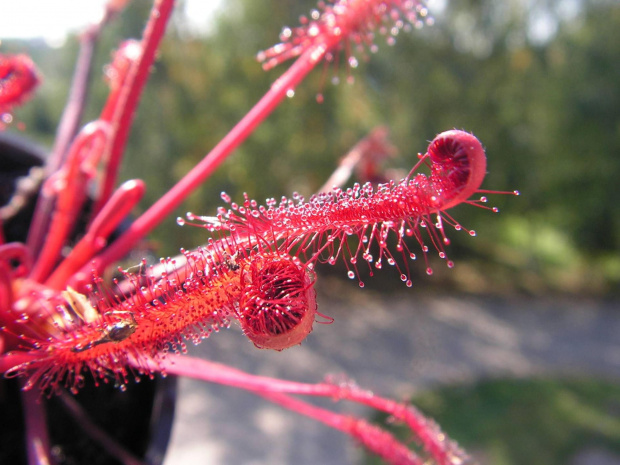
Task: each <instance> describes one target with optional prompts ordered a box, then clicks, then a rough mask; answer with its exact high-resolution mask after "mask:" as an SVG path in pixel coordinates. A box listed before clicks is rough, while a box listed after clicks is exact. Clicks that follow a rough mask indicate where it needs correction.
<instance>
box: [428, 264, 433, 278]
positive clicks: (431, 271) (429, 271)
mask: <svg viewBox="0 0 620 465" xmlns="http://www.w3.org/2000/svg"><path fill="white" fill-rule="evenodd" d="M426 274H427V275H429V276H430V275H432V274H433V269H432V268H431V267H430V266H429V267H428V268H427V269H426Z"/></svg>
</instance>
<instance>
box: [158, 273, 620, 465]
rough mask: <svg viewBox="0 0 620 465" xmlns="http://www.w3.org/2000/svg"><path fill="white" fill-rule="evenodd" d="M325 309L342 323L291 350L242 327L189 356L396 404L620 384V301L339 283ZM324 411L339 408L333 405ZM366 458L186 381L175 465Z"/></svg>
mask: <svg viewBox="0 0 620 465" xmlns="http://www.w3.org/2000/svg"><path fill="white" fill-rule="evenodd" d="M343 296H346V298H345V297H343ZM319 309H320V311H322V312H324V313H326V314H328V315H330V316H332V317H334V318H335V319H336V321H335V322H334V323H333V324H332V325H331V326H323V325H315V329H314V332H313V333H312V334H311V335H310V337H309V338H308V340H307V342H304V344H303V345H302V346H298V347H295V348H293V349H289V350H287V351H284V352H281V353H277V352H271V351H264V350H256V349H255V348H254V347H253V345H252V344H251V343H249V342H247V341H246V340H245V339H244V337H243V336H242V335H241V333H240V331H238V330H236V329H233V330H230V331H224V332H222V333H220V334H217V335H214V336H212V337H211V338H210V339H209V340H206V341H204V342H203V343H202V344H201V345H199V346H198V347H195V348H192V349H191V352H192V353H193V354H195V355H200V356H202V357H206V358H209V359H211V360H213V361H217V362H220V363H225V364H228V365H231V366H233V367H236V368H239V369H242V370H245V371H248V372H251V373H254V374H260V375H265V376H273V377H280V378H284V379H290V380H295V381H302V382H319V381H322V380H323V379H324V377H325V375H326V374H336V375H340V374H346V376H348V377H350V378H352V379H354V380H355V381H356V382H357V383H358V384H359V385H360V386H362V387H364V388H368V389H371V390H373V391H375V392H377V393H380V394H381V395H383V396H386V397H391V398H395V399H404V398H406V397H407V396H410V395H411V394H412V393H413V392H415V391H416V390H419V389H421V388H425V387H429V386H433V385H437V384H445V383H455V382H467V381H472V380H475V379H478V378H480V377H485V376H529V375H533V374H551V373H553V374H558V373H559V374H564V375H567V376H578V375H595V376H601V377H608V378H613V379H620V302H596V301H589V300H576V299H570V298H565V299H564V298H561V299H550V300H546V301H541V300H528V299H523V298H519V299H516V300H511V299H496V298H477V297H459V296H426V295H420V293H419V292H418V293H416V292H415V290H411V291H410V292H405V293H398V294H395V295H392V296H390V297H387V296H385V295H378V294H376V293H373V292H372V291H369V290H364V291H360V290H358V289H354V290H353V292H351V288H350V287H346V286H345V285H343V284H338V283H337V282H332V283H327V284H323V288H322V290H320V293H319ZM321 405H326V406H328V407H329V408H334V409H341V406H340V405H337V404H333V403H332V402H331V401H325V400H323V402H322V404H321ZM342 407H344V409H345V410H346V411H352V412H356V413H358V414H365V413H366V411H365V410H363V409H360V408H356V407H352V406H351V405H350V404H344V405H343V406H342ZM349 407H352V408H349ZM359 457H360V451H359V449H358V448H357V446H356V445H355V444H354V443H353V442H352V441H351V440H349V439H348V438H347V437H345V436H344V435H342V434H341V433H338V432H333V431H332V430H330V429H329V428H327V427H324V426H322V425H319V424H317V423H315V422H314V421H311V420H307V419H305V418H301V417H300V416H298V415H296V414H294V413H290V412H288V411H285V410H283V409H281V408H280V407H277V406H274V405H271V404H270V403H268V402H267V401H264V400H263V399H260V398H258V397H255V396H253V395H252V394H249V393H246V392H243V391H240V390H238V389H233V388H227V387H222V386H216V385H210V384H205V383H201V382H195V381H191V380H186V379H183V380H181V381H180V393H179V401H178V404H177V416H176V419H175V424H174V429H173V433H172V443H171V447H170V448H169V451H168V455H167V458H166V462H165V464H166V465H179V464H192V465H197V464H209V465H259V464H261V465H262V464H270V465H291V464H295V465H317V464H323V465H347V464H355V463H359ZM592 463H594V462H592Z"/></svg>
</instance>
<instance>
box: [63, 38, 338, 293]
mask: <svg viewBox="0 0 620 465" xmlns="http://www.w3.org/2000/svg"><path fill="white" fill-rule="evenodd" d="M328 39H331V41H332V42H334V43H336V42H337V41H336V40H335V39H334V38H333V37H330V36H328ZM333 46H334V44H333V43H329V42H327V41H326V42H323V43H320V44H318V45H315V46H314V47H312V48H310V49H309V50H307V51H306V52H304V53H303V54H302V55H301V56H300V57H299V58H298V59H297V60H296V61H295V63H294V64H293V65H292V66H291V67H290V68H289V69H288V70H287V71H286V72H285V73H284V74H283V75H282V76H281V77H280V78H279V79H278V80H276V81H275V82H274V83H273V84H272V86H271V88H270V89H269V91H268V92H267V93H266V94H265V95H264V96H263V97H262V98H261V99H260V100H259V101H258V103H257V104H256V105H255V106H254V108H252V109H251V110H250V112H249V113H248V114H247V115H246V116H245V117H243V119H241V121H239V122H238V123H237V124H236V125H235V127H233V128H232V130H231V131H230V132H229V133H228V134H227V135H226V136H225V137H224V138H223V139H222V140H221V141H220V142H219V143H218V144H217V145H216V146H215V147H214V148H213V149H212V150H211V151H210V152H209V153H208V154H207V155H206V156H205V157H204V158H203V159H202V161H201V162H200V163H198V164H197V165H196V166H195V167H194V168H193V169H192V170H191V171H190V172H189V173H187V174H186V175H185V176H184V177H183V178H182V179H181V180H180V181H179V182H177V183H176V184H175V185H174V187H172V188H171V189H170V190H169V191H168V192H167V193H166V194H164V195H163V196H162V197H161V198H160V199H159V200H158V201H157V202H155V203H154V204H153V205H152V206H151V207H150V208H149V209H148V210H146V211H145V212H144V213H143V214H142V215H141V216H140V217H138V218H137V219H136V221H134V223H133V224H132V225H131V227H130V228H129V229H128V230H127V232H125V233H124V234H123V235H122V236H121V237H120V238H119V239H118V240H116V241H115V242H114V243H113V244H111V246H110V247H108V248H107V249H106V250H105V251H104V252H103V253H101V254H100V255H98V256H96V257H95V258H94V260H93V262H92V263H91V264H89V266H88V267H87V268H86V267H85V268H82V269H81V270H80V272H79V273H77V274H76V275H75V276H74V278H73V280H72V285H73V286H76V287H79V285H80V283H84V282H85V280H88V279H90V276H91V275H92V271H93V270H94V271H96V272H97V273H99V274H100V273H102V272H103V270H104V269H105V268H106V267H107V266H108V265H110V264H111V263H113V262H115V261H116V260H118V259H120V258H121V257H123V256H124V255H125V254H126V253H127V252H129V250H131V248H132V247H133V246H134V245H135V244H136V243H137V242H138V241H139V240H141V239H142V238H143V237H144V236H146V235H147V234H148V233H149V232H150V231H151V230H153V229H154V228H155V227H156V226H157V225H158V224H159V223H161V221H163V220H164V219H165V218H166V217H167V216H168V215H169V214H170V213H171V212H172V211H173V210H174V209H175V208H176V207H178V206H179V205H180V204H181V202H182V201H183V200H185V198H186V197H187V196H188V195H189V194H191V193H192V191H193V190H194V189H196V188H197V187H198V186H199V185H200V184H201V183H202V182H203V181H204V180H205V179H206V178H207V177H208V176H209V175H210V174H211V173H213V171H214V170H215V169H216V168H217V167H218V166H219V165H220V163H222V162H223V161H224V160H225V159H226V157H228V156H229V155H230V154H231V153H232V151H233V150H234V149H236V148H237V147H238V146H239V145H240V144H241V143H242V142H243V141H245V139H246V138H247V137H248V136H249V135H250V134H251V133H252V131H254V129H255V128H256V127H257V126H258V125H259V124H260V123H261V122H263V121H264V120H265V118H266V117H267V116H269V115H270V114H271V112H272V111H273V110H274V109H275V108H276V107H277V106H278V105H279V104H280V103H281V102H282V100H284V98H285V97H286V95H287V92H288V91H289V90H294V89H295V87H296V86H297V85H298V84H299V83H300V82H301V81H302V80H303V79H304V77H305V76H306V75H307V74H308V73H309V72H310V71H311V70H312V69H313V68H314V67H315V66H316V64H317V63H319V62H320V61H321V60H322V59H323V57H324V56H325V53H326V51H327V50H329V49H330V48H331V47H333Z"/></svg>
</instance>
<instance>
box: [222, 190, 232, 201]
mask: <svg viewBox="0 0 620 465" xmlns="http://www.w3.org/2000/svg"><path fill="white" fill-rule="evenodd" d="M220 197H221V198H222V200H223V201H224V202H226V203H230V201H231V198H230V195H228V194H227V193H226V192H222V193H221V194H220Z"/></svg>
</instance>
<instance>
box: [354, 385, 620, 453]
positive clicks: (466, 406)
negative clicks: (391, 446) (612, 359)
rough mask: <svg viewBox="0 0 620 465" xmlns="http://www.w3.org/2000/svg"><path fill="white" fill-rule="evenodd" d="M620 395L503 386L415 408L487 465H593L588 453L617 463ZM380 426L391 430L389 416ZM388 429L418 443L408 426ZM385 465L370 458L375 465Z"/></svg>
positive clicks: (439, 393) (442, 391)
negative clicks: (585, 464)
mask: <svg viewBox="0 0 620 465" xmlns="http://www.w3.org/2000/svg"><path fill="white" fill-rule="evenodd" d="M619 395H620V387H619V386H618V385H617V384H614V383H611V382H608V381H602V380H596V379H591V378H588V379H577V378H576V379H567V380H563V379H522V380H514V379H498V380H487V381H481V382H479V383H476V384H474V385H464V386H446V387H442V388H439V389H436V390H433V391H428V392H423V393H421V394H419V395H418V396H416V397H415V398H414V399H412V404H413V405H415V406H416V407H418V408H419V409H420V410H422V411H423V412H424V414H425V415H428V416H429V417H431V418H433V419H434V420H435V421H437V422H438V423H439V424H440V425H441V428H442V430H443V431H444V432H445V433H446V434H447V435H448V436H449V437H450V438H451V439H453V440H455V441H457V442H458V444H459V445H460V446H461V447H463V448H464V449H465V450H466V451H467V452H468V453H471V454H472V455H474V456H475V458H476V459H477V460H478V461H479V462H480V463H481V464H494V465H520V464H528V465H564V464H567V463H586V462H587V461H586V459H585V458H584V457H583V456H581V459H580V460H579V461H578V460H577V458H576V457H577V456H578V455H580V454H590V455H592V456H594V455H596V456H599V455H600V456H601V457H602V459H601V463H614V462H613V461H614V460H617V457H618V454H620V419H619V418H618V415H617V413H618V396H619ZM374 420H375V421H376V422H377V423H379V424H381V425H385V424H386V423H385V421H386V418H385V416H384V415H380V416H378V417H377V418H375V419H374ZM388 425H389V421H388ZM388 428H389V429H390V430H391V431H392V432H393V433H395V434H396V435H397V436H398V437H400V438H401V439H403V440H408V439H409V438H410V437H411V433H410V432H409V431H408V430H407V428H405V427H403V426H400V425H390V426H388ZM594 462H595V459H594V458H592V461H591V462H589V461H588V462H587V463H594ZM379 463H381V462H380V461H379V460H378V459H377V458H376V457H371V456H368V457H367V460H366V464H367V465H374V464H379Z"/></svg>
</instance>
